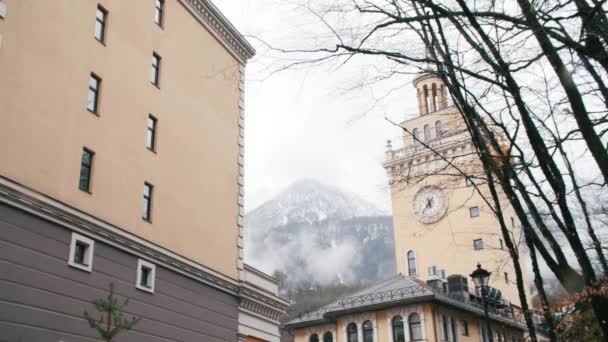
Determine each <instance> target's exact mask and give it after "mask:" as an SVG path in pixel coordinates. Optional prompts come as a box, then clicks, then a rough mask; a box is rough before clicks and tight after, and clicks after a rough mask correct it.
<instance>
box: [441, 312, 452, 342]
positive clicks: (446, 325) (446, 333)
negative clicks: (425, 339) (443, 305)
mask: <svg viewBox="0 0 608 342" xmlns="http://www.w3.org/2000/svg"><path fill="white" fill-rule="evenodd" d="M449 324H450V323H449V321H448V318H447V317H446V316H445V315H441V325H442V327H443V340H444V341H450V327H449Z"/></svg>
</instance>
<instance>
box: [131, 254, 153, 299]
mask: <svg viewBox="0 0 608 342" xmlns="http://www.w3.org/2000/svg"><path fill="white" fill-rule="evenodd" d="M143 267H146V268H149V269H150V282H149V283H150V287H145V286H141V277H142V272H141V270H142V268H143ZM155 283H156V265H154V264H153V263H151V262H148V261H146V260H143V259H137V279H136V281H135V287H136V288H138V289H140V290H142V291H146V292H150V293H154V284H155Z"/></svg>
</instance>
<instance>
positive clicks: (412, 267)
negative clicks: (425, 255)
mask: <svg viewBox="0 0 608 342" xmlns="http://www.w3.org/2000/svg"><path fill="white" fill-rule="evenodd" d="M407 272H408V275H410V276H417V275H418V270H417V269H416V252H414V251H408V252H407Z"/></svg>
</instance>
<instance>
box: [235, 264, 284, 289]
mask: <svg viewBox="0 0 608 342" xmlns="http://www.w3.org/2000/svg"><path fill="white" fill-rule="evenodd" d="M243 266H244V268H245V270H247V271H249V272H251V273H253V274H255V275H257V276H258V277H260V278H264V279H265V280H268V281H270V282H272V283H273V284H275V285H279V280H278V279H277V278H275V277H273V276H271V275H270V274H267V273H264V272H263V271H261V270H259V269H257V268H255V267H253V266H251V265H249V264H247V263H244V264H243Z"/></svg>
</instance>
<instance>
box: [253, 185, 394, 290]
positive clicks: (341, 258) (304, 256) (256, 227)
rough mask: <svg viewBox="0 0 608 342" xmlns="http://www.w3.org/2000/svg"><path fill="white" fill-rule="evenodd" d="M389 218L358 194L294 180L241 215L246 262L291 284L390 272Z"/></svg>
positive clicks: (373, 277) (377, 276)
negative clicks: (243, 217) (285, 187)
mask: <svg viewBox="0 0 608 342" xmlns="http://www.w3.org/2000/svg"><path fill="white" fill-rule="evenodd" d="M393 245H394V243H393V227H392V219H391V217H390V216H387V214H386V213H385V212H383V211H381V210H379V209H377V208H376V207H374V205H372V204H371V203H369V202H367V201H365V200H363V199H361V198H360V197H358V196H357V195H354V194H351V193H348V192H344V191H341V190H340V189H337V188H335V187H332V186H328V185H325V184H322V183H320V182H318V181H316V180H301V181H297V182H295V183H294V184H292V185H291V186H289V187H288V188H287V189H285V190H284V191H282V192H281V193H280V194H278V195H277V196H276V197H275V198H273V199H272V200H270V201H268V202H266V203H264V204H262V205H261V206H259V207H258V208H256V209H254V210H253V211H251V212H250V213H248V214H247V215H246V217H245V246H246V247H245V259H246V262H247V263H249V264H252V265H253V266H256V267H258V268H261V269H263V270H264V271H266V272H270V273H272V272H274V271H275V270H278V271H281V272H283V273H284V274H286V275H287V277H288V280H289V282H290V283H292V284H293V283H297V282H301V281H303V280H306V281H310V282H312V283H319V284H328V283H334V282H340V283H349V282H353V281H355V280H377V279H380V278H383V277H385V276H388V275H391V274H392V273H394V269H395V263H394V252H393Z"/></svg>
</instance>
